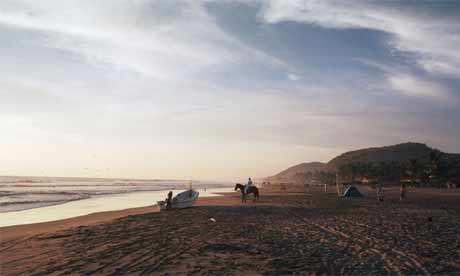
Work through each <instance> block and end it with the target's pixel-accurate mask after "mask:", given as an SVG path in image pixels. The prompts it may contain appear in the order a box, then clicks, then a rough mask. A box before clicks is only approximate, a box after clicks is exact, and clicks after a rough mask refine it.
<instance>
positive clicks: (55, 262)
mask: <svg viewBox="0 0 460 276" xmlns="http://www.w3.org/2000/svg"><path fill="white" fill-rule="evenodd" d="M363 190H364V189H363ZM310 192H311V193H308V194H306V193H301V192H299V191H292V192H289V191H288V192H282V193H280V192H277V191H267V190H263V191H262V192H261V198H260V201H259V202H256V203H254V202H252V200H251V198H250V199H249V200H248V202H247V203H246V204H242V203H241V198H240V194H239V193H236V192H232V193H225V194H223V196H221V197H208V198H200V199H198V201H197V203H196V204H195V206H194V207H193V208H187V209H180V210H174V211H165V212H159V209H158V208H154V207H153V206H147V207H141V208H132V209H125V210H120V211H112V212H103V213H97V214H91V215H86V216H82V217H77V218H71V219H67V220H62V221H55V222H46V223H41V224H31V225H19V226H12V227H6V228H5V227H4V228H0V231H1V235H2V240H1V242H0V259H1V260H2V266H3V273H4V275H24V274H27V275H35V274H37V275H42V274H56V275H61V274H103V275H113V274H117V275H122V274H123V275H127V274H129V275H144V274H152V273H158V274H168V273H172V274H238V275H239V274H246V275H247V274H251V275H253V274H257V275H259V274H269V275H273V274H276V275H280V274H293V273H297V274H298V273H301V274H302V273H303V274H328V275H337V274H346V275H350V274H360V275H362V274H378V275H382V274H411V275H414V274H416V275H419V274H435V275H436V274H443V275H445V274H458V273H460V262H459V261H458V260H459V255H458V254H459V253H458V252H460V243H458V242H455V241H457V240H460V233H459V232H458V228H459V227H460V206H459V205H458V200H459V199H460V193H459V192H457V191H455V192H453V193H450V192H448V191H439V190H434V189H433V190H411V191H409V193H408V199H407V201H405V202H400V201H399V198H398V191H397V189H389V190H388V192H387V193H386V199H385V202H383V203H382V202H377V201H376V200H375V196H374V194H373V193H369V192H367V191H364V193H365V197H364V198H340V197H337V195H336V194H335V193H334V192H328V193H324V191H323V189H321V188H318V189H311V191H310ZM50 252H52V254H50Z"/></svg>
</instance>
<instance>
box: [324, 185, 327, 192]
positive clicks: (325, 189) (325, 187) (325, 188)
mask: <svg viewBox="0 0 460 276" xmlns="http://www.w3.org/2000/svg"><path fill="white" fill-rule="evenodd" d="M324 192H325V193H327V184H326V183H324Z"/></svg>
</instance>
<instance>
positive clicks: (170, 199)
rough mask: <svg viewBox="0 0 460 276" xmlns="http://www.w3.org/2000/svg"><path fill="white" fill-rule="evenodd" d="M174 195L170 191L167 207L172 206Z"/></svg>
mask: <svg viewBox="0 0 460 276" xmlns="http://www.w3.org/2000/svg"><path fill="white" fill-rule="evenodd" d="M172 196H173V192H172V191H169V193H168V198H167V199H166V209H171V208H172Z"/></svg>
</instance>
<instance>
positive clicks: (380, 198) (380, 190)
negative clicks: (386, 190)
mask: <svg viewBox="0 0 460 276" xmlns="http://www.w3.org/2000/svg"><path fill="white" fill-rule="evenodd" d="M383 197H384V195H383V187H382V185H380V184H379V185H378V187H377V201H383Z"/></svg>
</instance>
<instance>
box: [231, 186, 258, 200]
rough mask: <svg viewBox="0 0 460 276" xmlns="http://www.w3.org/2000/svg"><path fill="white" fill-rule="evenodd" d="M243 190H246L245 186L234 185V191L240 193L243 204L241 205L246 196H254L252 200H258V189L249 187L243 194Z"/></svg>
mask: <svg viewBox="0 0 460 276" xmlns="http://www.w3.org/2000/svg"><path fill="white" fill-rule="evenodd" d="M245 188H246V185H243V184H240V183H236V185H235V191H237V190H240V191H241V202H243V203H244V202H246V195H248V194H254V200H253V201H256V200H259V189H257V187H256V186H250V187H249V188H248V191H247V193H244V190H245Z"/></svg>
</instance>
